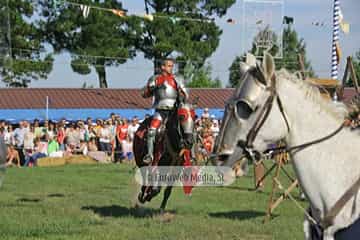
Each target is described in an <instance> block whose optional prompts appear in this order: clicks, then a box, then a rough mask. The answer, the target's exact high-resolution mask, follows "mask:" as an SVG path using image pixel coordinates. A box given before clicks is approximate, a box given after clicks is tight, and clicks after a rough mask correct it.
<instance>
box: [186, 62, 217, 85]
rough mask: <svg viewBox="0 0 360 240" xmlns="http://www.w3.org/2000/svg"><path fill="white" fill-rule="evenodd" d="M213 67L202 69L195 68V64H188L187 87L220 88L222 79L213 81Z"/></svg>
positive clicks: (206, 66) (207, 66)
mask: <svg viewBox="0 0 360 240" xmlns="http://www.w3.org/2000/svg"><path fill="white" fill-rule="evenodd" d="M211 69H212V68H211V65H204V66H202V67H201V68H195V67H194V65H193V64H191V63H190V62H187V64H186V65H185V67H184V78H185V79H186V80H189V82H186V83H185V84H186V86H187V87H189V88H220V87H221V81H220V79H218V78H217V79H215V80H212V78H211Z"/></svg>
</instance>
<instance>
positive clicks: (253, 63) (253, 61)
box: [246, 53, 256, 67]
mask: <svg viewBox="0 0 360 240" xmlns="http://www.w3.org/2000/svg"><path fill="white" fill-rule="evenodd" d="M246 64H247V65H249V66H250V67H255V66H256V57H255V56H254V55H252V54H251V53H246Z"/></svg>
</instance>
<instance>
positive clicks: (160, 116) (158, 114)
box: [142, 59, 188, 164]
mask: <svg viewBox="0 0 360 240" xmlns="http://www.w3.org/2000/svg"><path fill="white" fill-rule="evenodd" d="M173 67H174V60H173V59H165V60H163V62H162V63H161V69H160V70H161V72H160V74H156V75H153V76H152V77H150V79H149V80H148V82H147V84H146V86H145V87H144V88H143V91H142V96H143V97H144V98H148V97H154V104H153V108H155V114H154V116H153V118H152V120H151V123H150V128H149V130H148V133H147V148H148V153H147V155H146V156H145V157H144V159H143V161H144V163H146V164H150V163H152V161H153V159H154V145H155V137H156V133H157V132H158V130H159V128H160V126H161V124H162V123H163V122H164V121H165V122H166V121H167V119H168V117H169V116H170V115H171V114H172V113H173V111H174V110H176V107H177V104H179V102H185V101H186V99H187V98H188V93H187V91H186V89H185V86H184V83H183V81H182V80H181V79H180V77H179V76H175V75H174V74H173Z"/></svg>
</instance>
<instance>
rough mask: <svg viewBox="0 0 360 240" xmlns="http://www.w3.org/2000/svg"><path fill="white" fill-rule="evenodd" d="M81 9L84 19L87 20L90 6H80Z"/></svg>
mask: <svg viewBox="0 0 360 240" xmlns="http://www.w3.org/2000/svg"><path fill="white" fill-rule="evenodd" d="M80 9H81V11H82V14H83V16H84V18H87V17H88V16H89V13H90V6H87V5H83V4H80Z"/></svg>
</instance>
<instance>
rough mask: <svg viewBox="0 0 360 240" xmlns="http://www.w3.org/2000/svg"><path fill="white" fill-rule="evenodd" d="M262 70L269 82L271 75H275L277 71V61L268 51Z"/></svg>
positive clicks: (265, 54)
mask: <svg viewBox="0 0 360 240" xmlns="http://www.w3.org/2000/svg"><path fill="white" fill-rule="evenodd" d="M262 71H263V74H264V78H265V80H266V81H267V82H268V83H269V82H270V79H271V77H272V76H273V75H274V72H275V63H274V58H273V57H272V56H271V55H270V54H269V53H267V52H265V53H264V57H263V62H262Z"/></svg>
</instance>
